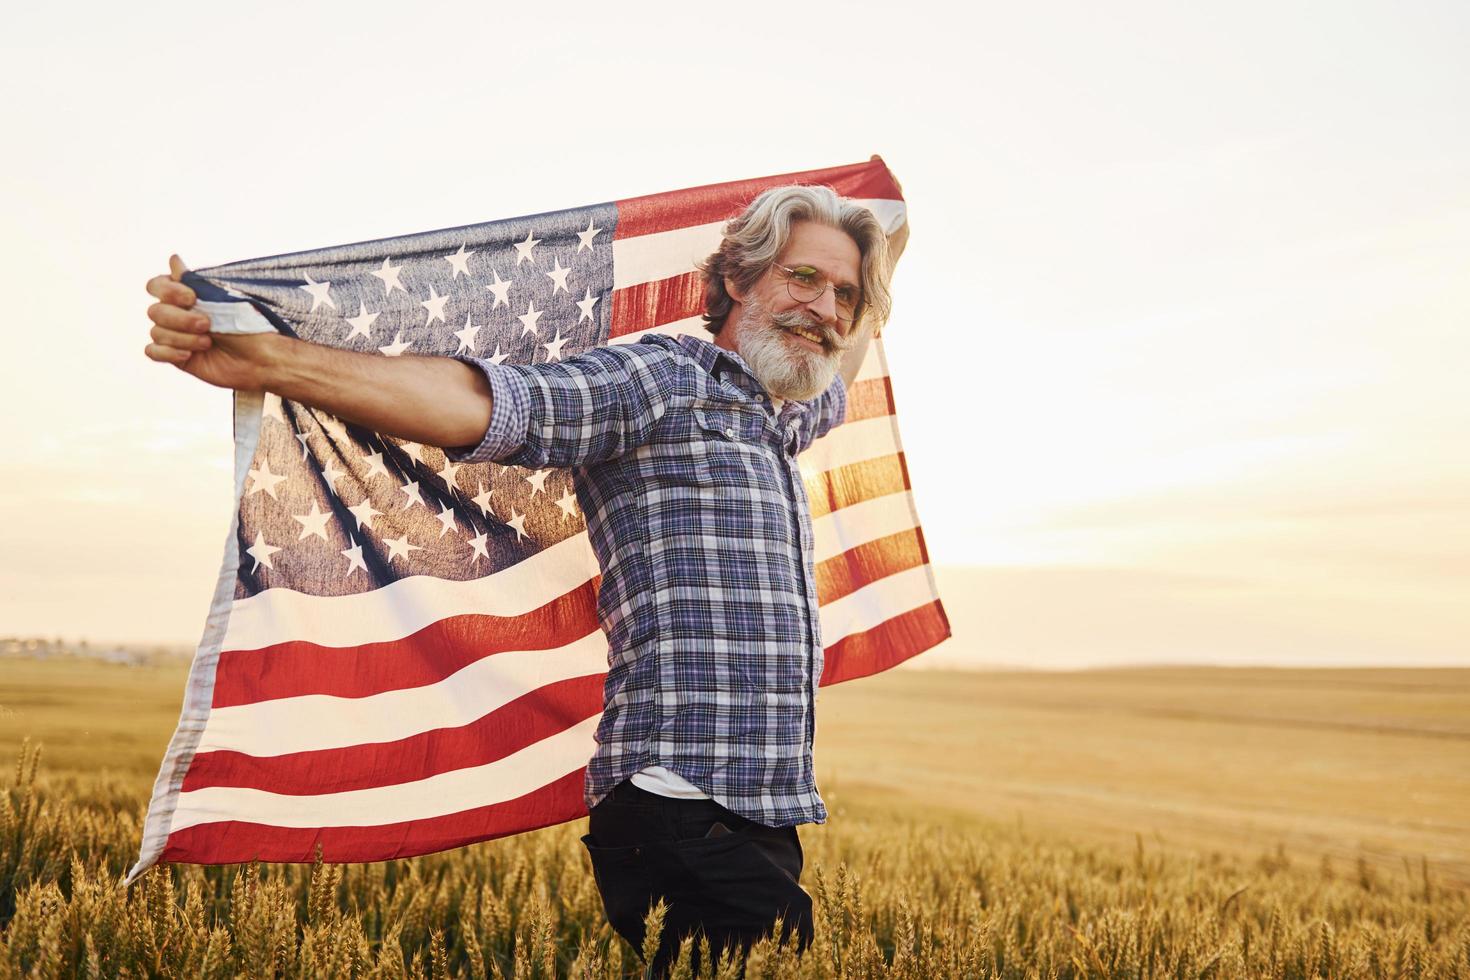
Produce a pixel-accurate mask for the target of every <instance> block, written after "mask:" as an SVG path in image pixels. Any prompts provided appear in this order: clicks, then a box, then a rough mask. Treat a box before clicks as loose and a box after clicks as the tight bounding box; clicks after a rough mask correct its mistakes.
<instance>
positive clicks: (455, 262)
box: [444, 245, 475, 281]
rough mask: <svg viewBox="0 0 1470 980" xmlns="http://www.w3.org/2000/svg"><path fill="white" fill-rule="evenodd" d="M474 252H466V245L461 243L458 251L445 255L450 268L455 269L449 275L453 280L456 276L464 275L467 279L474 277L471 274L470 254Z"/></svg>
mask: <svg viewBox="0 0 1470 980" xmlns="http://www.w3.org/2000/svg"><path fill="white" fill-rule="evenodd" d="M474 254H475V253H474V252H466V251H465V250H464V246H463V245H461V246H460V247H459V251H458V252H455V253H454V254H453V255H446V256H444V261H445V262H448V263H449V265H450V268H452V269H453V270H454V272H453V273H451V274H450V276H449V278H450V280H451V281H452V280H453V279H454V278H455V277H456V276H464V277H465V278H466V279H472V278H474V277H473V276H471V275H470V256H471V255H474Z"/></svg>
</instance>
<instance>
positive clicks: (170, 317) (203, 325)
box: [143, 255, 281, 391]
mask: <svg viewBox="0 0 1470 980" xmlns="http://www.w3.org/2000/svg"><path fill="white" fill-rule="evenodd" d="M168 266H169V274H168V275H166V276H154V277H153V278H152V279H149V280H148V293H149V295H151V296H153V297H155V298H156V299H157V300H158V302H157V303H154V304H153V305H152V306H150V307H148V319H150V320H152V321H153V329H152V330H151V331H150V332H149V336H150V337H152V339H153V342H152V343H150V344H149V345H148V346H146V347H144V348H143V353H144V354H146V355H148V357H150V358H151V359H153V360H155V361H159V362H162V363H166V364H173V365H174V366H176V367H178V368H179V370H181V371H184V372H186V373H188V374H192V375H193V376H194V377H196V378H199V379H200V380H201V381H207V382H208V383H209V384H212V385H217V386H219V387H221V388H235V389H237V390H240V391H259V390H260V389H261V388H262V387H263V385H264V368H265V364H266V360H267V358H268V357H269V356H270V353H271V348H272V346H273V345H274V344H276V343H278V342H279V341H280V339H281V338H280V337H279V336H277V335H275V334H256V335H228V336H227V335H211V334H210V332H209V315H208V314H206V313H204V312H202V311H199V310H195V309H194V303H195V301H196V300H197V298H198V297H196V296H195V295H194V290H192V289H190V288H189V287H188V286H186V285H184V284H183V283H182V282H180V280H181V279H182V278H183V276H184V273H185V272H187V271H188V269H187V268H186V267H185V266H184V262H183V260H182V259H180V258H179V257H178V256H177V255H171V256H169V260H168Z"/></svg>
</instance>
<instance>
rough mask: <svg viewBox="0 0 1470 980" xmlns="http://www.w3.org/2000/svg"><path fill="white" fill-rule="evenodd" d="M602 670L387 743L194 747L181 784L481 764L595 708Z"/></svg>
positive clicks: (391, 774)
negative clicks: (246, 749)
mask: <svg viewBox="0 0 1470 980" xmlns="http://www.w3.org/2000/svg"><path fill="white" fill-rule="evenodd" d="M604 676H605V675H603V674H593V675H589V676H587V677H573V678H570V679H568V680H563V681H557V682H555V683H552V684H547V685H546V686H544V687H540V688H537V689H536V690H534V691H531V692H529V693H527V694H523V695H521V696H520V697H519V698H516V699H515V700H514V701H511V702H510V703H509V704H505V705H501V706H500V707H499V708H497V709H495V710H494V711H492V712H490V713H489V714H487V715H485V716H484V717H483V718H479V719H477V720H476V721H473V722H471V723H470V724H468V725H464V726H462V727H460V728H440V729H436V730H434V731H430V732H421V733H420V734H418V735H412V736H409V737H408V738H401V739H398V740H396V741H393V742H376V743H372V744H368V745H349V746H344V747H342V748H337V749H318V750H315V751H310V752H291V753H287V754H286V755H275V756H266V757H263V758H262V757H256V756H252V755H246V754H245V753H243V752H230V751H217V752H201V753H199V754H198V755H196V756H195V757H194V762H193V763H192V764H191V765H190V766H189V774H188V775H187V776H186V777H184V786H183V789H184V792H186V793H187V792H190V791H192V790H196V789H204V788H206V787H209V786H233V787H243V788H247V789H259V790H265V791H266V792H268V793H280V794H282V795H285V796H318V795H321V794H323V793H345V792H348V791H349V790H358V789H371V788H373V787H375V786H387V785H395V784H398V783H411V782H415V781H417V780H420V779H427V778H429V777H430V776H437V775H438V774H439V773H443V772H452V771H454V770H456V769H468V768H470V767H471V766H483V765H487V764H489V763H491V762H495V761H496V760H497V759H503V758H505V757H506V756H509V755H513V754H514V753H516V752H519V751H520V750H521V749H523V748H526V747H527V746H529V745H534V744H535V743H536V742H539V741H541V740H542V739H544V738H549V737H551V736H552V735H555V734H557V733H558V732H562V731H565V730H566V729H568V728H571V727H572V726H573V725H575V724H577V723H578V722H580V721H585V720H586V719H588V718H591V717H592V716H593V715H595V714H597V713H598V712H600V711H601V710H602V680H603V677H604Z"/></svg>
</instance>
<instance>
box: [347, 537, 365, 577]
mask: <svg viewBox="0 0 1470 980" xmlns="http://www.w3.org/2000/svg"><path fill="white" fill-rule="evenodd" d="M347 540H348V541H349V542H350V543H351V544H352V547H350V548H343V549H342V554H344V555H346V556H347V571H346V573H345V574H344V576H343V577H344V578H345V577H346V576H347V575H351V574H352V573H353V572H355V571H357V570H358V569H359V568H360V569H362V570H363V571H364V572H365V571H367V562H365V561H363V560H362V545H360V544H358V543H357V542H356V541H354V540H353V538H352V535H350V534H349V535H348V536H347Z"/></svg>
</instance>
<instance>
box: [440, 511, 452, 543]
mask: <svg viewBox="0 0 1470 980" xmlns="http://www.w3.org/2000/svg"><path fill="white" fill-rule="evenodd" d="M439 525H440V527H439V537H441V538H442V537H444V535H446V534H448V533H449V532H450V531H453V530H454V508H453V507H446V506H445V505H444V504H440V505H439Z"/></svg>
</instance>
